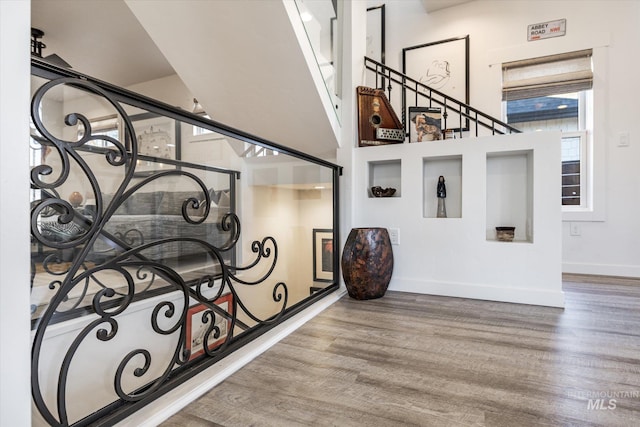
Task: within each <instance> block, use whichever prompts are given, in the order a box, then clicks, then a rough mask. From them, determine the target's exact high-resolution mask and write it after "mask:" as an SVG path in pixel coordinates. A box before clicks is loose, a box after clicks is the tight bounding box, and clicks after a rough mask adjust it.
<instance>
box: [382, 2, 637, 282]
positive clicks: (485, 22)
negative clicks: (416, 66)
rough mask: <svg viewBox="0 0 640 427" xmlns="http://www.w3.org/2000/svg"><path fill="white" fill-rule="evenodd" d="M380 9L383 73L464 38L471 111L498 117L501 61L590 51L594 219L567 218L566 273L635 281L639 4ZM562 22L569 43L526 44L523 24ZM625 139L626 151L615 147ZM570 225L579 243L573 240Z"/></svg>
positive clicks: (404, 5)
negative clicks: (418, 52) (437, 44)
mask: <svg viewBox="0 0 640 427" xmlns="http://www.w3.org/2000/svg"><path fill="white" fill-rule="evenodd" d="M373 3H377V2H372V3H370V4H371V5H373ZM385 4H386V14H387V22H386V23H387V32H386V36H387V45H386V58H387V65H389V66H390V67H392V68H395V69H398V70H401V68H402V62H401V61H402V49H403V48H406V47H410V46H415V45H419V44H423V43H429V42H434V41H438V40H443V39H447V38H451V37H459V36H464V35H467V34H469V36H470V50H471V53H470V79H471V80H470V92H471V93H470V102H471V105H473V106H474V107H476V108H478V109H480V110H481V111H484V112H486V113H489V114H491V115H493V116H496V117H498V118H499V117H500V116H501V101H500V96H501V95H500V94H501V70H500V66H499V64H500V63H501V62H504V61H509V60H515V59H524V58H528V57H537V56H544V55H549V54H554V53H560V52H567V51H574V50H580V49H585V48H593V49H594V79H595V80H594V98H595V107H594V115H595V117H594V152H593V156H594V162H595V164H596V170H595V171H594V179H595V191H596V193H595V195H594V204H595V212H591V213H588V214H583V215H564V216H563V218H564V220H565V222H564V223H563V227H562V230H561V233H562V245H563V250H562V262H563V271H565V272H576V273H589V274H608V275H620V276H635V277H638V276H640V251H639V250H638V249H637V248H638V245H637V241H636V239H637V236H638V235H640V221H638V219H637V215H636V213H637V211H638V208H639V207H640V197H638V196H639V195H640V174H638V172H637V164H638V159H640V122H639V121H638V120H637V116H638V113H639V112H640V108H639V107H638V104H637V100H636V97H637V94H638V93H640V82H639V81H638V79H637V76H636V74H637V73H636V70H637V69H638V66H640V63H639V61H640V59H639V58H638V56H637V55H635V54H634V52H636V51H637V47H638V40H640V2H637V1H633V0H631V1H620V0H608V1H599V0H598V1H591V0H586V1H581V2H579V6H578V2H576V1H571V0H553V1H541V0H535V1H518V0H510V1H500V0H486V1H485V0H477V1H473V2H469V3H465V4H462V5H459V6H455V7H451V8H447V9H443V10H440V11H437V12H433V13H430V14H425V13H424V9H423V7H422V5H421V2H420V0H402V1H400V0H391V1H387V2H385ZM561 18H565V19H567V34H566V35H565V36H563V37H558V38H552V39H547V40H540V41H535V42H527V39H526V29H527V25H529V24H535V23H539V22H544V21H550V20H555V19H561ZM623 132H628V133H629V136H630V145H629V146H628V147H618V145H617V143H618V138H619V134H620V133H623ZM570 221H574V222H577V224H578V227H579V228H580V232H581V235H580V236H570V235H569V225H570Z"/></svg>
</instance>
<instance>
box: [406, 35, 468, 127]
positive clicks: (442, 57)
mask: <svg viewBox="0 0 640 427" xmlns="http://www.w3.org/2000/svg"><path fill="white" fill-rule="evenodd" d="M402 72H403V73H404V74H406V75H407V76H409V77H411V78H412V79H415V80H417V81H419V82H420V83H422V84H424V85H426V86H429V87H430V88H431V89H435V90H437V91H438V92H441V93H443V94H445V95H447V96H449V97H451V98H454V99H455V100H457V101H459V102H462V103H464V104H467V105H469V36H468V35H467V36H464V37H455V38H450V39H446V40H440V41H437V42H433V43H425V44H421V45H417V46H411V47H407V48H404V49H402ZM434 97H435V99H436V100H438V101H444V99H443V98H442V97H439V96H437V94H434ZM423 100H424V102H428V100H427V99H426V98H423ZM455 111H457V109H453V108H452V110H451V111H449V112H448V113H447V115H446V120H447V124H446V127H447V128H448V129H455V130H460V129H462V130H468V129H469V119H467V118H464V119H462V120H461V118H460V116H459V115H458V114H456V113H455ZM445 112H446V111H444V110H443V113H445ZM443 116H444V114H443Z"/></svg>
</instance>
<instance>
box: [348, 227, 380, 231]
mask: <svg viewBox="0 0 640 427" xmlns="http://www.w3.org/2000/svg"><path fill="white" fill-rule="evenodd" d="M352 230H357V231H360V230H386V228H385V227H354V228H352Z"/></svg>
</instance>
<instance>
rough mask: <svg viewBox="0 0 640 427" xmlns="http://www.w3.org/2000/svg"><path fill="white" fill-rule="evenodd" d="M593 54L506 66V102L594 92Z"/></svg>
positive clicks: (565, 56)
mask: <svg viewBox="0 0 640 427" xmlns="http://www.w3.org/2000/svg"><path fill="white" fill-rule="evenodd" d="M591 55H592V52H591V49H588V50H581V51H578V52H569V53H563V54H560V55H551V56H545V57H541V58H534V59H525V60H522V61H514V62H506V63H504V64H502V100H503V101H508V100H516V99H524V98H534V97H542V96H549V95H555V94H560V93H572V92H577V91H581V90H587V89H591V88H592V87H593V68H592V65H591Z"/></svg>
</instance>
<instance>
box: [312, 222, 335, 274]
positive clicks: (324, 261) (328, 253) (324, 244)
mask: <svg viewBox="0 0 640 427" xmlns="http://www.w3.org/2000/svg"><path fill="white" fill-rule="evenodd" d="M313 281H314V282H332V281H333V230H331V229H324V228H314V229H313Z"/></svg>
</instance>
